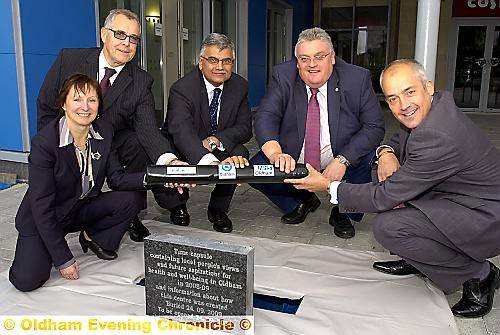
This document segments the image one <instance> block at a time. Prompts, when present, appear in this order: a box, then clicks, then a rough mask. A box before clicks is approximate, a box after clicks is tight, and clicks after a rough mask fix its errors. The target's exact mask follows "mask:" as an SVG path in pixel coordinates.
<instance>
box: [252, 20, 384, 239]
mask: <svg viewBox="0 0 500 335" xmlns="http://www.w3.org/2000/svg"><path fill="white" fill-rule="evenodd" d="M254 126H255V136H256V139H257V142H258V144H259V145H260V146H261V151H260V152H259V153H257V155H256V156H254V157H253V158H252V159H251V163H252V164H269V163H271V164H274V165H275V167H277V168H279V169H280V170H281V171H286V172H289V171H291V170H293V169H294V168H295V163H296V162H299V163H304V162H306V163H310V164H311V165H313V166H314V167H315V168H316V169H317V170H320V171H321V170H322V171H323V175H324V176H325V177H326V178H328V180H331V181H340V180H343V179H345V180H347V181H349V182H351V183H365V182H369V181H371V175H370V161H371V159H372V158H373V156H374V152H375V149H376V148H377V146H378V145H379V143H380V141H381V140H382V138H383V136H384V118H383V114H382V111H381V109H380V105H379V103H378V100H377V97H376V95H375V92H374V91H373V88H372V85H371V80H370V72H369V71H368V70H366V69H363V68H360V67H357V66H354V65H350V64H348V63H346V62H344V61H343V60H342V59H340V58H338V57H336V56H335V51H334V50H333V45H332V41H331V39H330V36H329V35H328V34H327V33H326V32H325V31H324V30H323V29H320V28H311V29H307V30H304V31H303V32H301V33H300V35H299V38H298V41H297V44H296V45H295V59H293V60H291V61H288V62H285V63H283V64H279V65H277V66H276V67H275V68H274V70H273V76H272V79H271V80H270V82H269V86H268V88H267V92H266V94H265V96H264V98H263V99H262V101H261V103H260V105H259V108H258V110H257V113H256V115H255V124H254ZM252 186H253V187H254V188H256V189H258V190H260V191H261V192H263V193H264V195H266V196H267V197H268V198H269V199H270V200H271V201H272V202H274V203H275V204H276V205H277V206H278V207H279V208H280V209H281V210H282V211H283V212H284V213H285V215H283V216H282V217H281V221H282V222H283V223H285V224H298V223H301V222H303V221H304V220H305V219H306V216H307V215H308V214H309V213H310V212H313V211H315V210H316V209H317V208H318V207H319V205H320V200H319V199H318V197H317V196H316V195H315V194H314V193H311V192H308V191H306V190H296V189H294V188H293V187H292V186H291V185H288V184H252ZM349 217H350V218H352V219H353V220H355V221H360V220H361V218H362V214H358V213H356V214H350V215H349ZM349 217H348V216H347V215H345V214H341V213H339V209H338V206H334V207H333V208H332V210H331V213H330V219H329V223H330V225H332V226H333V227H334V233H335V235H337V236H339V237H341V238H351V237H353V236H354V235H355V230H354V226H353V225H352V224H351V222H350V219H349Z"/></svg>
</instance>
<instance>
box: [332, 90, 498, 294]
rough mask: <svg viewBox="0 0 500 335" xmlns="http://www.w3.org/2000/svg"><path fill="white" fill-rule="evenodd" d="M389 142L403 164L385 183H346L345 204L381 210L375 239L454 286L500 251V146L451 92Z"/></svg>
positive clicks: (446, 287) (341, 189)
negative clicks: (459, 108) (466, 112)
mask: <svg viewBox="0 0 500 335" xmlns="http://www.w3.org/2000/svg"><path fill="white" fill-rule="evenodd" d="M388 144H389V145H390V146H391V147H393V148H394V149H395V152H396V155H397V156H398V158H399V162H400V163H401V167H400V168H399V169H398V170H397V171H396V172H395V173H394V174H393V175H392V176H391V177H389V178H388V179H387V180H386V181H384V182H382V183H369V184H359V185H354V184H347V183H342V184H340V185H339V188H338V200H339V206H340V209H341V210H344V211H346V212H358V211H361V212H378V213H381V214H379V215H377V217H376V218H375V219H374V221H373V222H372V223H373V231H374V234H375V237H376V238H377V240H378V241H379V242H380V243H381V244H382V245H383V246H385V247H386V248H387V249H389V250H391V251H393V252H395V253H397V254H398V255H400V256H401V257H402V258H403V259H405V260H406V261H408V262H409V263H411V264H412V265H414V266H415V267H416V268H417V269H419V270H420V271H421V272H423V273H424V274H425V275H427V277H429V278H430V279H432V280H433V281H434V282H435V283H436V284H437V285H438V286H440V287H441V288H442V289H444V290H445V291H450V290H452V289H454V288H456V287H458V286H459V285H460V284H462V283H463V282H465V281H466V280H469V279H471V278H473V276H474V275H475V274H477V272H478V271H479V270H480V269H481V267H482V265H483V263H484V261H485V259H486V258H489V257H493V256H496V255H498V254H500V153H499V151H498V150H497V149H496V148H495V147H494V146H493V145H492V143H491V142H490V141H489V140H488V139H487V137H486V136H485V135H484V134H483V133H482V132H481V130H480V129H479V128H478V127H477V126H476V125H475V124H474V123H473V122H472V121H471V120H470V119H469V118H468V117H467V116H466V115H465V114H463V113H462V112H461V111H460V110H458V108H457V107H456V105H455V102H454V101H453V96H452V95H451V94H450V93H448V92H437V93H435V94H434V98H433V101H432V107H431V110H430V113H429V115H428V116H427V117H426V118H425V119H424V121H422V123H421V124H420V125H419V126H418V127H416V128H415V129H413V130H411V131H410V130H409V129H407V128H406V127H402V128H401V130H400V131H399V133H398V134H396V136H395V137H393V139H392V140H391V141H390V142H389V143H388ZM401 203H405V204H406V207H405V208H398V209H394V207H396V206H397V205H399V204H401Z"/></svg>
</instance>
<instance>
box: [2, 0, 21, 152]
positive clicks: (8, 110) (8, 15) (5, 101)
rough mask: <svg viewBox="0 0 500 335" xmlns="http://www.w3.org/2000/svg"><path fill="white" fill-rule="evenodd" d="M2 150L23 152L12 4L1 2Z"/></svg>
mask: <svg viewBox="0 0 500 335" xmlns="http://www.w3.org/2000/svg"><path fill="white" fill-rule="evenodd" d="M0 36H1V38H0V101H2V107H1V111H0V113H1V115H2V122H0V150H13V151H22V150H23V144H22V135H21V121H20V119H21V118H20V116H19V94H18V91H17V75H16V54H15V49H14V34H13V30H12V8H11V2H10V0H9V1H0Z"/></svg>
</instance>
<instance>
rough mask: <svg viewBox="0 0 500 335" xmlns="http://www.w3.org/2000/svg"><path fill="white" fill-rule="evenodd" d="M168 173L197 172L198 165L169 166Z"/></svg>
mask: <svg viewBox="0 0 500 335" xmlns="http://www.w3.org/2000/svg"><path fill="white" fill-rule="evenodd" d="M167 174H196V166H167Z"/></svg>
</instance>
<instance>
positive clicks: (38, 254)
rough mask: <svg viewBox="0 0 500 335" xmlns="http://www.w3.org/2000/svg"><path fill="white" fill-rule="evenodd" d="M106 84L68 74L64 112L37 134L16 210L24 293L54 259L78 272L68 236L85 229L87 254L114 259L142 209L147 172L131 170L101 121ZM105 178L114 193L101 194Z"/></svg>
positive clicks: (68, 273) (66, 272) (42, 278)
mask: <svg viewBox="0 0 500 335" xmlns="http://www.w3.org/2000/svg"><path fill="white" fill-rule="evenodd" d="M100 101H101V90H100V87H99V84H98V83H97V82H96V81H95V80H94V79H91V78H89V77H88V76H86V75H83V74H75V75H73V76H71V77H69V78H68V79H67V80H66V81H65V83H64V84H63V86H62V88H61V90H60V92H59V97H58V105H59V106H60V107H61V109H62V112H63V113H62V114H61V117H60V118H58V119H56V120H54V121H52V122H51V123H49V124H48V125H47V126H46V127H45V128H43V129H42V130H41V131H40V132H39V133H38V134H37V135H36V136H35V137H34V138H33V140H32V146H31V153H30V156H29V176H30V183H29V188H28V191H27V193H26V195H25V196H24V199H23V201H22V203H21V206H20V207H19V210H18V212H17V215H16V228H17V230H18V231H19V236H18V239H17V246H16V254H15V258H14V261H13V263H12V266H11V268H10V272H9V280H10V281H11V283H12V284H13V285H14V286H15V287H16V288H17V289H19V290H21V291H31V290H34V289H37V288H38V287H40V286H42V285H43V284H44V283H45V282H46V281H47V279H49V276H50V270H51V267H52V264H53V265H54V266H55V267H56V268H57V269H58V270H59V272H60V274H61V276H63V277H64V278H66V279H69V280H74V279H78V277H79V270H78V264H77V262H76V260H75V258H74V256H73V254H72V253H71V250H70V249H69V247H68V244H67V242H66V240H65V238H64V237H65V235H66V234H67V233H70V232H77V231H80V237H79V241H80V245H81V247H82V249H83V251H84V252H87V250H88V249H90V250H92V251H93V252H94V253H95V254H96V256H97V257H99V258H101V259H105V260H112V259H115V258H116V257H117V254H116V250H117V249H118V246H119V244H120V241H121V239H122V237H123V235H124V233H125V231H126V229H127V227H128V226H129V224H130V222H131V220H132V219H133V218H134V217H135V215H137V213H138V212H139V210H140V208H139V205H138V204H140V203H141V201H142V200H141V196H140V193H139V192H137V191H134V190H144V186H143V180H144V173H125V172H124V170H123V168H122V166H121V165H120V163H119V162H118V159H117V158H116V156H115V154H114V152H113V151H112V149H111V140H112V136H113V133H112V128H111V125H109V124H108V123H105V122H102V119H97V120H96V118H97V116H98V109H99V103H100ZM105 178H106V180H107V184H108V186H109V187H110V188H111V189H112V190H117V191H111V192H104V193H103V192H101V188H102V186H103V183H104V179H105Z"/></svg>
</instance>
